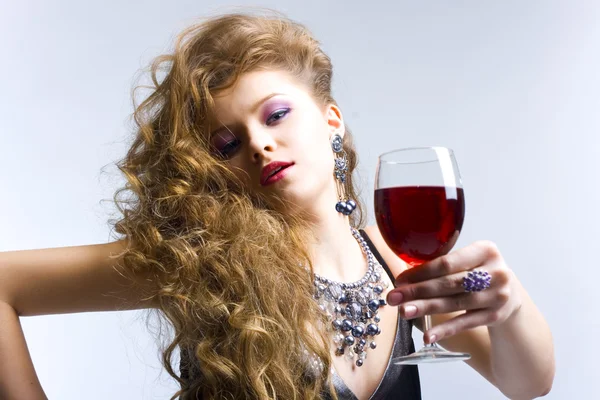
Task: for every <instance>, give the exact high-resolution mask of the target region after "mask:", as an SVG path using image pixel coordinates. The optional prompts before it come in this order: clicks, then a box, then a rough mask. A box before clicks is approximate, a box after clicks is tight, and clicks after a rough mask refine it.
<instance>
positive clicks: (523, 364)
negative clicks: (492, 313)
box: [488, 285, 555, 400]
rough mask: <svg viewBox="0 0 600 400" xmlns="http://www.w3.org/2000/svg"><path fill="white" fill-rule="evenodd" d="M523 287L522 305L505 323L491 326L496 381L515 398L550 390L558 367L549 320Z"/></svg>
mask: <svg viewBox="0 0 600 400" xmlns="http://www.w3.org/2000/svg"><path fill="white" fill-rule="evenodd" d="M519 286H520V285H519ZM520 289H521V293H522V305H521V307H520V309H519V310H518V311H516V312H515V314H514V315H513V316H512V317H510V318H509V319H508V320H506V321H505V322H504V323H503V324H502V325H498V326H490V327H488V331H489V334H490V340H491V352H490V362H491V368H492V374H493V376H494V381H495V383H496V386H497V387H498V388H499V389H500V390H501V391H502V392H503V393H504V394H505V395H506V396H507V397H509V398H511V399H513V400H518V399H533V398H536V397H540V396H543V395H545V394H547V393H548V392H549V391H550V388H551V387H552V381H553V380H554V371H555V361H554V346H553V343H552V334H551V332H550V329H549V327H548V324H547V323H546V321H545V320H544V317H543V316H542V314H541V313H540V312H539V311H538V309H537V307H536V306H535V304H534V303H533V301H532V300H531V298H530V297H529V295H528V294H527V293H526V291H525V290H524V289H523V287H522V286H520Z"/></svg>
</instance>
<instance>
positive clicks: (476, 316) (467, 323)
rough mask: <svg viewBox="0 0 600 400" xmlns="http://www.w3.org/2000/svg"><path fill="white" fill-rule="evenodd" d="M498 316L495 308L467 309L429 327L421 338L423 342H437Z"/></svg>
mask: <svg viewBox="0 0 600 400" xmlns="http://www.w3.org/2000/svg"><path fill="white" fill-rule="evenodd" d="M499 318H500V312H499V310H495V309H482V310H474V311H467V312H465V313H464V314H461V315H459V316H457V317H454V318H451V319H449V320H447V321H445V322H443V323H441V324H439V325H436V326H434V327H433V328H431V329H429V330H428V331H427V332H425V333H424V335H423V340H424V341H425V343H432V342H439V341H440V340H442V339H447V338H449V337H451V336H454V335H456V334H458V333H461V332H464V331H467V330H469V329H473V328H477V327H478V326H487V325H491V324H493V323H494V321H496V320H498V319H499Z"/></svg>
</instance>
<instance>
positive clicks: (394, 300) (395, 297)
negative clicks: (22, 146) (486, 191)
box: [388, 292, 404, 306]
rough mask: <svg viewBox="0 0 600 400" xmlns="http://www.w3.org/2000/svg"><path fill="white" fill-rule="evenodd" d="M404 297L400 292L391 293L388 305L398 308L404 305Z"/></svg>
mask: <svg viewBox="0 0 600 400" xmlns="http://www.w3.org/2000/svg"><path fill="white" fill-rule="evenodd" d="M403 297H404V296H402V293H400V292H391V293H390V295H389V296H388V303H389V305H391V306H396V305H398V304H400V303H402V298H403Z"/></svg>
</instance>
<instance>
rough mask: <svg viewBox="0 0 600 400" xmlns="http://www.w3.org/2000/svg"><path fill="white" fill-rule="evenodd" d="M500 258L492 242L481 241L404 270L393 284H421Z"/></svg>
mask: <svg viewBox="0 0 600 400" xmlns="http://www.w3.org/2000/svg"><path fill="white" fill-rule="evenodd" d="M500 258H501V255H500V252H499V251H498V247H497V246H496V245H495V244H494V243H493V242H490V241H488V240H482V241H478V242H475V243H473V244H470V245H469V246H467V247H464V248H462V249H459V250H456V251H453V252H452V253H449V254H446V255H445V256H441V257H438V258H436V259H435V260H432V261H429V262H427V263H425V264H423V265H420V266H418V267H413V268H409V269H406V270H404V271H403V272H402V273H400V274H399V275H398V276H397V277H396V282H395V283H396V285H397V286H400V285H402V284H406V283H416V282H422V281H426V280H429V279H434V278H438V277H440V276H444V275H450V274H455V273H458V272H461V271H466V270H470V269H473V268H476V267H479V266H481V265H483V264H485V263H486V261H490V260H497V259H500Z"/></svg>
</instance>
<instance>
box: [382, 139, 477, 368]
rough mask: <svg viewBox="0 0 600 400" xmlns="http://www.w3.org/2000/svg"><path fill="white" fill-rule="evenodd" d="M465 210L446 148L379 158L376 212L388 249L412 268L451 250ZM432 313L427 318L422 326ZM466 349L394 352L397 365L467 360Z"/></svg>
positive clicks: (393, 153)
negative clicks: (462, 351) (405, 353)
mask: <svg viewBox="0 0 600 400" xmlns="http://www.w3.org/2000/svg"><path fill="white" fill-rule="evenodd" d="M464 215H465V196H464V191H463V187H462V181H461V179H460V174H459V171H458V164H457V163H456V159H455V158H454V153H453V151H452V150H450V149H448V148H445V147H415V148H407V149H397V150H393V151H389V152H386V153H383V154H381V155H380V156H379V158H378V160H377V173H376V176H375V216H376V219H377V225H378V227H379V230H380V231H381V235H382V236H383V238H384V240H385V242H386V243H387V244H388V246H389V247H390V249H392V250H393V251H394V253H396V255H398V257H400V258H401V259H402V260H404V261H405V262H406V264H407V266H408V268H418V267H419V266H420V265H421V264H423V263H425V262H427V261H430V260H433V259H435V258H437V257H440V256H442V255H444V254H447V253H448V252H449V251H450V249H452V247H453V246H454V244H455V243H456V240H457V239H458V235H459V234H460V230H461V228H462V225H463V220H464ZM430 327H431V316H429V315H426V316H425V317H424V329H425V331H427V330H428V329H429V328H430ZM469 358H471V356H470V354H468V353H456V352H450V351H446V350H444V349H442V348H441V347H439V346H438V345H437V344H436V343H431V344H426V345H424V347H423V348H421V349H420V350H419V351H417V352H415V353H412V354H409V355H406V356H402V357H396V358H394V359H393V360H392V362H393V363H395V364H420V363H425V362H444V361H458V360H468V359H469Z"/></svg>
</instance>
